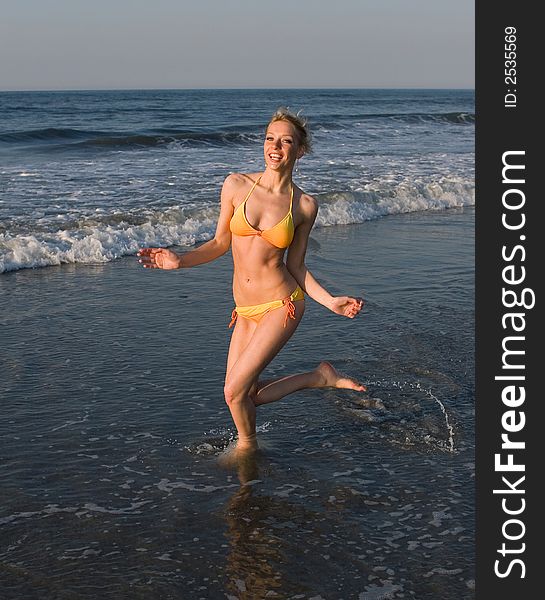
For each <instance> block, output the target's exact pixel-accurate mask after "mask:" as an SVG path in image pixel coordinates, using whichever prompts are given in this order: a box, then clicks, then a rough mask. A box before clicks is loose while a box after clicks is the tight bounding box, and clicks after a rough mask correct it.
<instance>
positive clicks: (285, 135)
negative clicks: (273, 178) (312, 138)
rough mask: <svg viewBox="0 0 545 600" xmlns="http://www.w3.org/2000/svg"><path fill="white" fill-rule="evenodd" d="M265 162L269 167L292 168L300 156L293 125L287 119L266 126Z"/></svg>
mask: <svg viewBox="0 0 545 600" xmlns="http://www.w3.org/2000/svg"><path fill="white" fill-rule="evenodd" d="M263 151H264V155H265V163H266V165H267V167H269V168H270V169H274V170H275V171H276V170H282V169H286V168H287V169H293V165H294V164H295V161H296V159H297V158H300V157H301V156H302V152H301V147H300V144H299V138H298V137H297V132H296V130H295V127H294V126H293V125H292V124H291V123H290V122H289V121H274V123H270V124H269V126H268V127H267V133H266V134H265V143H264V146H263Z"/></svg>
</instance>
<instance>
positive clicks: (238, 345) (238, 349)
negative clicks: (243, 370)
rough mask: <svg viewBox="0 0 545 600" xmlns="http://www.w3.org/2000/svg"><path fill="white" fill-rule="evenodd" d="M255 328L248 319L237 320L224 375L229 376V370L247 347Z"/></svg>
mask: <svg viewBox="0 0 545 600" xmlns="http://www.w3.org/2000/svg"><path fill="white" fill-rule="evenodd" d="M256 327H257V323H254V321H250V320H249V319H244V318H242V317H238V318H237V320H236V322H235V327H234V329H233V333H232V335H231V342H230V343H229V354H228V355H227V368H226V370H225V372H226V375H228V374H229V371H231V368H232V367H233V365H234V364H235V363H236V362H237V360H238V359H239V357H240V355H241V353H242V352H243V350H244V349H245V348H246V346H247V345H248V342H249V341H250V339H251V337H252V335H253V333H254V331H255V329H256Z"/></svg>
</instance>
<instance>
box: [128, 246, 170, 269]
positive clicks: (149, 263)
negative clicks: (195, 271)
mask: <svg viewBox="0 0 545 600" xmlns="http://www.w3.org/2000/svg"><path fill="white" fill-rule="evenodd" d="M136 256H141V257H142V258H141V259H140V260H139V261H138V262H139V263H140V264H141V265H142V266H143V267H144V268H145V269H179V268H180V266H181V263H180V257H179V256H178V255H177V254H176V252H172V250H168V249H167V248H140V250H139V251H138V253H137V254H136Z"/></svg>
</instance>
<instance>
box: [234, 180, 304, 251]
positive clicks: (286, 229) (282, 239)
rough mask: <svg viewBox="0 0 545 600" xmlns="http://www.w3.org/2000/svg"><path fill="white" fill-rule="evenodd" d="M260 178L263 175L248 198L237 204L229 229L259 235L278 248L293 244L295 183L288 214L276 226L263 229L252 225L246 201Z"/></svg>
mask: <svg viewBox="0 0 545 600" xmlns="http://www.w3.org/2000/svg"><path fill="white" fill-rule="evenodd" d="M260 180H261V176H259V178H258V179H257V180H256V181H255V183H254V185H253V186H252V189H251V190H250V191H249V192H248V194H247V196H246V198H244V200H243V201H242V202H241V203H240V204H239V205H238V206H237V209H236V210H235V212H234V214H233V217H232V218H231V222H230V224H229V229H230V230H231V233H234V234H235V235H258V236H259V237H262V238H263V239H265V240H267V241H268V242H269V243H271V244H272V245H273V246H276V247H277V248H287V247H288V246H289V245H290V244H291V242H292V240H293V234H294V232H295V229H294V227H293V216H292V214H291V207H292V204H293V184H292V186H291V196H290V209H289V211H288V214H287V215H286V216H285V217H284V218H283V219H282V220H281V221H280V222H279V223H277V224H276V225H275V226H274V227H271V228H270V229H263V230H261V229H256V228H255V227H252V226H251V225H250V223H248V219H247V218H246V202H247V201H248V198H249V197H250V196H251V195H252V192H253V191H254V189H255V186H256V185H257V184H258V183H259V181H260Z"/></svg>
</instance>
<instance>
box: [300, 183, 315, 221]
mask: <svg viewBox="0 0 545 600" xmlns="http://www.w3.org/2000/svg"><path fill="white" fill-rule="evenodd" d="M299 191H300V192H301V195H300V197H299V210H300V211H301V213H302V214H303V215H305V217H308V218H312V219H314V218H315V217H316V213H317V212H318V201H317V200H316V198H314V197H313V196H311V195H310V194H305V192H303V190H301V189H300V190H299Z"/></svg>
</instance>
